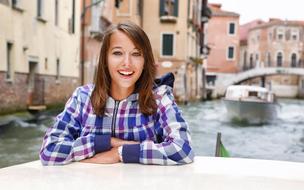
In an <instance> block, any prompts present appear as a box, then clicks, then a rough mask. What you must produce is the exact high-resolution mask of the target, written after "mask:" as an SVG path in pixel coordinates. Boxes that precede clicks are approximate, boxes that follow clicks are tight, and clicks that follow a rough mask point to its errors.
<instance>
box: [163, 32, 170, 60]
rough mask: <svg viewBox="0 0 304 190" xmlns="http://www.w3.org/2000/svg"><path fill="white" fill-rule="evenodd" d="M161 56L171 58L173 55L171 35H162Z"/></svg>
mask: <svg viewBox="0 0 304 190" xmlns="http://www.w3.org/2000/svg"><path fill="white" fill-rule="evenodd" d="M162 49H163V50H162V51H163V53H162V54H163V55H165V56H172V55H173V35H172V34H163V48H162Z"/></svg>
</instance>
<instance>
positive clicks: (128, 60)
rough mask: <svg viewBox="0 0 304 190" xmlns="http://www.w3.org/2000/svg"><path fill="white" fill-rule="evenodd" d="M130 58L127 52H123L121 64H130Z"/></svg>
mask: <svg viewBox="0 0 304 190" xmlns="http://www.w3.org/2000/svg"><path fill="white" fill-rule="evenodd" d="M130 64H131V60H130V56H129V54H125V56H124V59H123V65H124V66H130Z"/></svg>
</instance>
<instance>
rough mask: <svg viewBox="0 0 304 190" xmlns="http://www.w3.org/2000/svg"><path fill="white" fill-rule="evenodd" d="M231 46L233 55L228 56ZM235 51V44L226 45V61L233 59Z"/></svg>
mask: <svg viewBox="0 0 304 190" xmlns="http://www.w3.org/2000/svg"><path fill="white" fill-rule="evenodd" d="M231 47H232V48H233V57H232V58H229V48H231ZM235 53H236V50H235V45H230V46H228V47H227V52H226V60H228V61H234V60H235V57H236V55H235Z"/></svg>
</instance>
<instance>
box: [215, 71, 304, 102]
mask: <svg viewBox="0 0 304 190" xmlns="http://www.w3.org/2000/svg"><path fill="white" fill-rule="evenodd" d="M270 75H302V76H304V68H290V67H264V68H254V69H250V70H247V71H244V72H240V73H237V74H229V75H218V76H217V79H216V81H215V86H214V88H213V96H215V97H219V96H223V95H224V94H225V91H226V89H227V87H228V86H229V85H234V84H240V83H242V82H244V81H246V80H250V79H253V78H258V77H263V76H270Z"/></svg>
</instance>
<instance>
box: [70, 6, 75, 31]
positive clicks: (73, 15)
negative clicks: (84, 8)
mask: <svg viewBox="0 0 304 190" xmlns="http://www.w3.org/2000/svg"><path fill="white" fill-rule="evenodd" d="M71 27H72V28H71V33H72V34H74V33H75V0H73V1H72V26H71Z"/></svg>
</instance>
